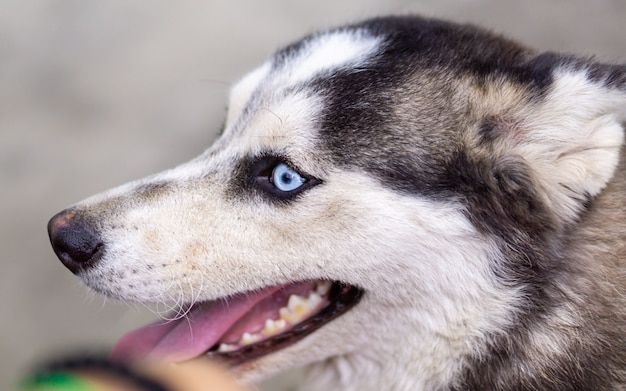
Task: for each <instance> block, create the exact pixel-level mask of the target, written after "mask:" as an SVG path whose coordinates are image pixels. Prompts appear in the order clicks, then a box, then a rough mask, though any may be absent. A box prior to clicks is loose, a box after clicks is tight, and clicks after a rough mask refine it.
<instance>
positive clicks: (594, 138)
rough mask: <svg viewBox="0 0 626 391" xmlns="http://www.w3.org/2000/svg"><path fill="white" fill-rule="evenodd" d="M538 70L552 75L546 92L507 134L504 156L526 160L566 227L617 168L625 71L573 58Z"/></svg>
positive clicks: (625, 112)
mask: <svg viewBox="0 0 626 391" xmlns="http://www.w3.org/2000/svg"><path fill="white" fill-rule="evenodd" d="M535 66H536V67H537V68H536V69H534V70H533V71H534V72H535V74H536V75H539V74H542V73H545V74H547V75H548V78H547V80H546V83H547V84H546V88H545V89H544V90H543V91H542V92H541V93H539V94H538V96H537V97H536V98H534V99H531V101H530V103H528V104H525V105H523V106H524V108H523V109H521V110H522V113H518V114H521V115H519V116H516V117H517V119H518V120H516V121H515V125H513V126H509V129H507V132H506V134H507V135H508V136H506V137H504V138H506V139H507V140H506V141H505V144H506V146H505V150H506V151H505V154H506V155H509V156H510V155H511V154H513V155H515V156H519V157H522V158H523V159H524V160H525V161H526V162H527V163H528V165H529V167H530V169H531V173H532V177H533V178H532V180H533V182H534V184H535V186H537V188H538V190H539V191H540V193H542V194H543V196H544V197H543V198H544V199H545V202H546V203H547V205H548V207H549V208H550V209H551V210H553V211H554V212H555V214H556V215H557V216H559V218H560V219H562V220H561V221H562V223H568V222H573V221H575V220H576V219H577V218H578V216H579V214H580V212H581V210H582V209H583V208H584V207H585V204H587V203H588V202H589V200H590V199H592V198H593V197H595V196H597V195H598V194H600V192H601V191H602V190H603V189H604V188H605V187H606V186H607V184H608V182H609V181H610V180H611V178H612V177H613V175H614V173H615V170H616V167H617V165H618V162H619V159H620V153H621V152H620V151H621V147H622V143H623V141H624V129H623V126H624V122H625V121H626V66H625V65H621V66H619V65H602V64H597V63H593V62H590V61H583V60H580V59H574V58H561V59H559V60H557V61H556V62H555V63H553V64H548V65H547V64H546V63H545V62H544V61H538V62H537V63H536V64H535ZM548 66H549V68H547V67H548ZM546 71H547V73H546Z"/></svg>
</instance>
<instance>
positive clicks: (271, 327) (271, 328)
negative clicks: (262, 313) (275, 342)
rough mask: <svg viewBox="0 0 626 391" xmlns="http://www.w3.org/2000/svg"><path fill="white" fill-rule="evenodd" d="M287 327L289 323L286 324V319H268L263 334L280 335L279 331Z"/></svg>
mask: <svg viewBox="0 0 626 391" xmlns="http://www.w3.org/2000/svg"><path fill="white" fill-rule="evenodd" d="M285 326H287V322H285V320H284V319H278V320H273V319H267V320H266V321H265V327H264V328H263V331H262V333H263V335H266V336H269V335H274V334H278V331H281V330H282V329H284V328H285Z"/></svg>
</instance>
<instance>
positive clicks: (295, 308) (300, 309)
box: [287, 295, 310, 316]
mask: <svg viewBox="0 0 626 391" xmlns="http://www.w3.org/2000/svg"><path fill="white" fill-rule="evenodd" d="M287 308H289V310H290V311H291V312H293V313H294V314H298V315H300V316H302V315H304V314H305V313H306V312H307V311H308V310H310V308H309V306H308V302H307V300H306V299H305V298H303V297H302V296H298V295H291V296H289V302H288V303H287Z"/></svg>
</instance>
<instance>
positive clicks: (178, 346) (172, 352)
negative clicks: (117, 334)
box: [112, 286, 281, 362]
mask: <svg viewBox="0 0 626 391" xmlns="http://www.w3.org/2000/svg"><path fill="white" fill-rule="evenodd" d="M280 288H281V287H280V286H274V287H269V288H264V289H262V290H259V291H255V292H249V293H246V294H242V295H238V296H234V297H232V298H230V299H228V302H226V301H223V300H217V301H214V302H207V303H203V304H201V305H199V306H198V307H196V308H194V309H193V310H192V311H191V312H190V313H189V314H188V315H187V316H186V317H184V318H182V319H177V320H174V321H171V322H167V321H159V322H155V323H152V324H149V325H147V326H144V327H141V328H139V329H137V330H134V331H131V332H130V333H128V334H126V335H124V336H123V337H122V338H121V339H120V340H119V341H118V342H117V344H116V345H115V347H114V348H113V353H112V357H113V358H115V359H121V360H137V359H144V358H148V359H158V360H160V361H165V362H177V361H184V360H189V359H191V358H194V357H197V356H199V355H201V354H203V353H204V352H206V351H207V350H209V349H210V348H211V347H212V346H214V345H215V344H216V343H217V342H218V341H219V340H220V338H221V337H222V336H223V335H224V334H225V333H226V332H227V331H228V330H229V329H230V328H231V327H232V326H233V325H234V324H235V323H236V322H237V320H238V319H240V318H241V317H242V316H243V315H244V314H245V313H246V312H248V311H250V309H251V308H252V307H254V306H255V305H256V304H257V303H258V302H259V301H261V300H263V299H264V298H266V297H268V296H269V295H271V294H272V293H274V292H276V291H277V290H279V289H280Z"/></svg>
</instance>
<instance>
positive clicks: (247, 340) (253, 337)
mask: <svg viewBox="0 0 626 391" xmlns="http://www.w3.org/2000/svg"><path fill="white" fill-rule="evenodd" d="M260 338H261V337H260V336H258V335H257V334H250V333H243V335H242V336H241V339H240V340H239V344H240V345H242V346H245V345H250V344H253V343H255V342H256V341H258V340H259V339H260Z"/></svg>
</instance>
